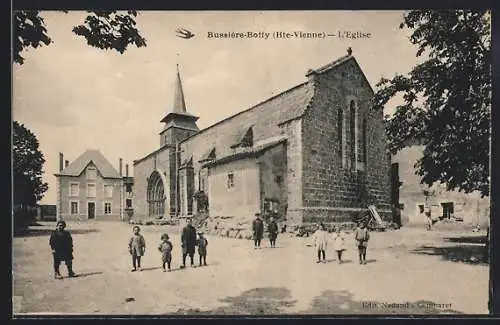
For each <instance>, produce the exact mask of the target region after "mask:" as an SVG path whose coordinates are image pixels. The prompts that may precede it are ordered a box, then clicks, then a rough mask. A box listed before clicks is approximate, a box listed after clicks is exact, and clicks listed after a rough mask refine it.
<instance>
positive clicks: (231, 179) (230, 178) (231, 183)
mask: <svg viewBox="0 0 500 325" xmlns="http://www.w3.org/2000/svg"><path fill="white" fill-rule="evenodd" d="M232 187H234V174H233V173H229V174H227V188H232Z"/></svg>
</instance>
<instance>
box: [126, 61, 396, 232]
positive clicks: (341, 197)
mask: <svg viewBox="0 0 500 325" xmlns="http://www.w3.org/2000/svg"><path fill="white" fill-rule="evenodd" d="M306 77H307V80H306V81H305V82H303V83H301V84H299V85H297V86H295V87H292V88H291V89H288V90H286V91H284V92H282V93H280V94H278V95H276V96H273V97H271V98H269V99H267V100H265V101H263V102H261V103H259V104H257V105H255V106H253V107H251V108H249V109H246V110H243V111H241V112H239V113H237V114H235V115H233V116H230V117H228V118H226V119H224V120H222V121H220V122H217V123H215V124H214V125H212V126H209V127H207V128H205V129H203V130H199V129H198V127H197V125H196V121H197V119H198V117H196V116H193V115H192V114H190V113H188V112H187V110H186V106H185V101H184V96H183V90H182V83H181V80H180V75H179V71H178V70H177V80H176V88H175V89H176V90H175V96H174V106H173V107H172V108H171V110H170V112H169V113H167V115H166V116H165V117H164V118H163V119H162V120H161V121H162V122H164V123H165V127H164V129H163V130H162V131H161V133H160V148H159V149H157V150H155V151H154V152H152V153H150V154H148V155H146V156H145V157H143V158H141V159H138V160H136V161H134V181H135V184H134V197H135V198H136V205H135V214H136V216H137V218H143V217H173V216H187V215H192V214H196V213H198V212H200V211H205V210H208V213H209V215H210V216H221V217H224V216H226V217H229V216H243V217H247V218H253V215H254V213H256V212H262V213H263V214H264V215H276V216H278V217H279V218H283V219H284V218H286V219H287V220H288V222H289V223H294V224H296V223H309V222H317V221H320V220H321V221H326V222H342V221H350V220H351V219H352V217H353V216H354V215H356V214H359V213H361V212H363V211H366V207H367V205H368V204H374V205H376V207H377V209H378V211H379V213H380V214H381V215H382V216H383V218H385V219H387V220H389V219H390V218H391V205H390V182H389V166H390V159H389V157H388V156H387V155H386V135H385V130H384V124H383V113H382V112H381V111H373V110H372V109H371V104H370V101H371V98H372V96H373V90H372V88H371V86H370V84H369V83H368V81H367V79H366V77H365V75H364V74H363V71H362V70H361V68H360V66H359V65H358V63H357V61H356V59H355V58H354V57H353V56H352V55H351V53H350V52H348V55H346V56H343V57H341V58H339V59H337V60H335V61H334V62H332V63H330V64H327V65H325V66H323V67H321V68H319V69H315V70H309V71H308V72H307V74H306ZM202 199H204V200H202Z"/></svg>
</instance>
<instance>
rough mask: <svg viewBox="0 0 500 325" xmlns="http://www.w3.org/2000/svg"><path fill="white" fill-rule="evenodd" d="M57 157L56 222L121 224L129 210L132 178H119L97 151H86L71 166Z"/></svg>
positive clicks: (120, 176)
mask: <svg viewBox="0 0 500 325" xmlns="http://www.w3.org/2000/svg"><path fill="white" fill-rule="evenodd" d="M63 161H64V157H63V154H62V153H60V154H59V173H56V174H54V175H55V176H56V179H57V204H56V206H57V209H56V210H57V220H61V219H63V220H87V219H96V220H125V219H126V218H127V214H126V211H125V209H126V208H129V209H132V207H133V206H132V199H133V196H132V187H133V178H132V177H128V165H126V176H125V177H123V176H122V159H121V158H120V162H119V172H117V171H116V169H115V168H114V167H113V166H112V165H111V164H110V163H109V162H108V160H106V158H105V157H104V156H103V154H102V153H101V152H100V151H99V150H87V151H85V152H84V153H83V154H82V155H81V156H79V157H78V158H77V159H76V160H74V161H73V162H72V163H71V164H70V163H69V161H67V160H66V161H65V165H64V166H63Z"/></svg>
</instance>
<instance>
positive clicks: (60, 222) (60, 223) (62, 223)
mask: <svg viewBox="0 0 500 325" xmlns="http://www.w3.org/2000/svg"><path fill="white" fill-rule="evenodd" d="M59 225H63V226H64V227H66V222H65V221H64V220H59V221H58V222H57V224H56V226H59Z"/></svg>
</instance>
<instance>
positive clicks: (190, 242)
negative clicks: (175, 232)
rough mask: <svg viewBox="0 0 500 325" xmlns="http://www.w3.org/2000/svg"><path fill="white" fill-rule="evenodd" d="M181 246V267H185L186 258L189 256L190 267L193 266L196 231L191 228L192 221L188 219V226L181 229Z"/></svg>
mask: <svg viewBox="0 0 500 325" xmlns="http://www.w3.org/2000/svg"><path fill="white" fill-rule="evenodd" d="M181 246H182V265H181V268H185V267H186V257H187V255H189V258H190V260H191V266H194V260H193V259H194V251H195V246H196V229H195V228H194V227H193V224H192V220H191V219H188V224H187V225H186V226H185V227H184V228H183V229H182V235H181Z"/></svg>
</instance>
